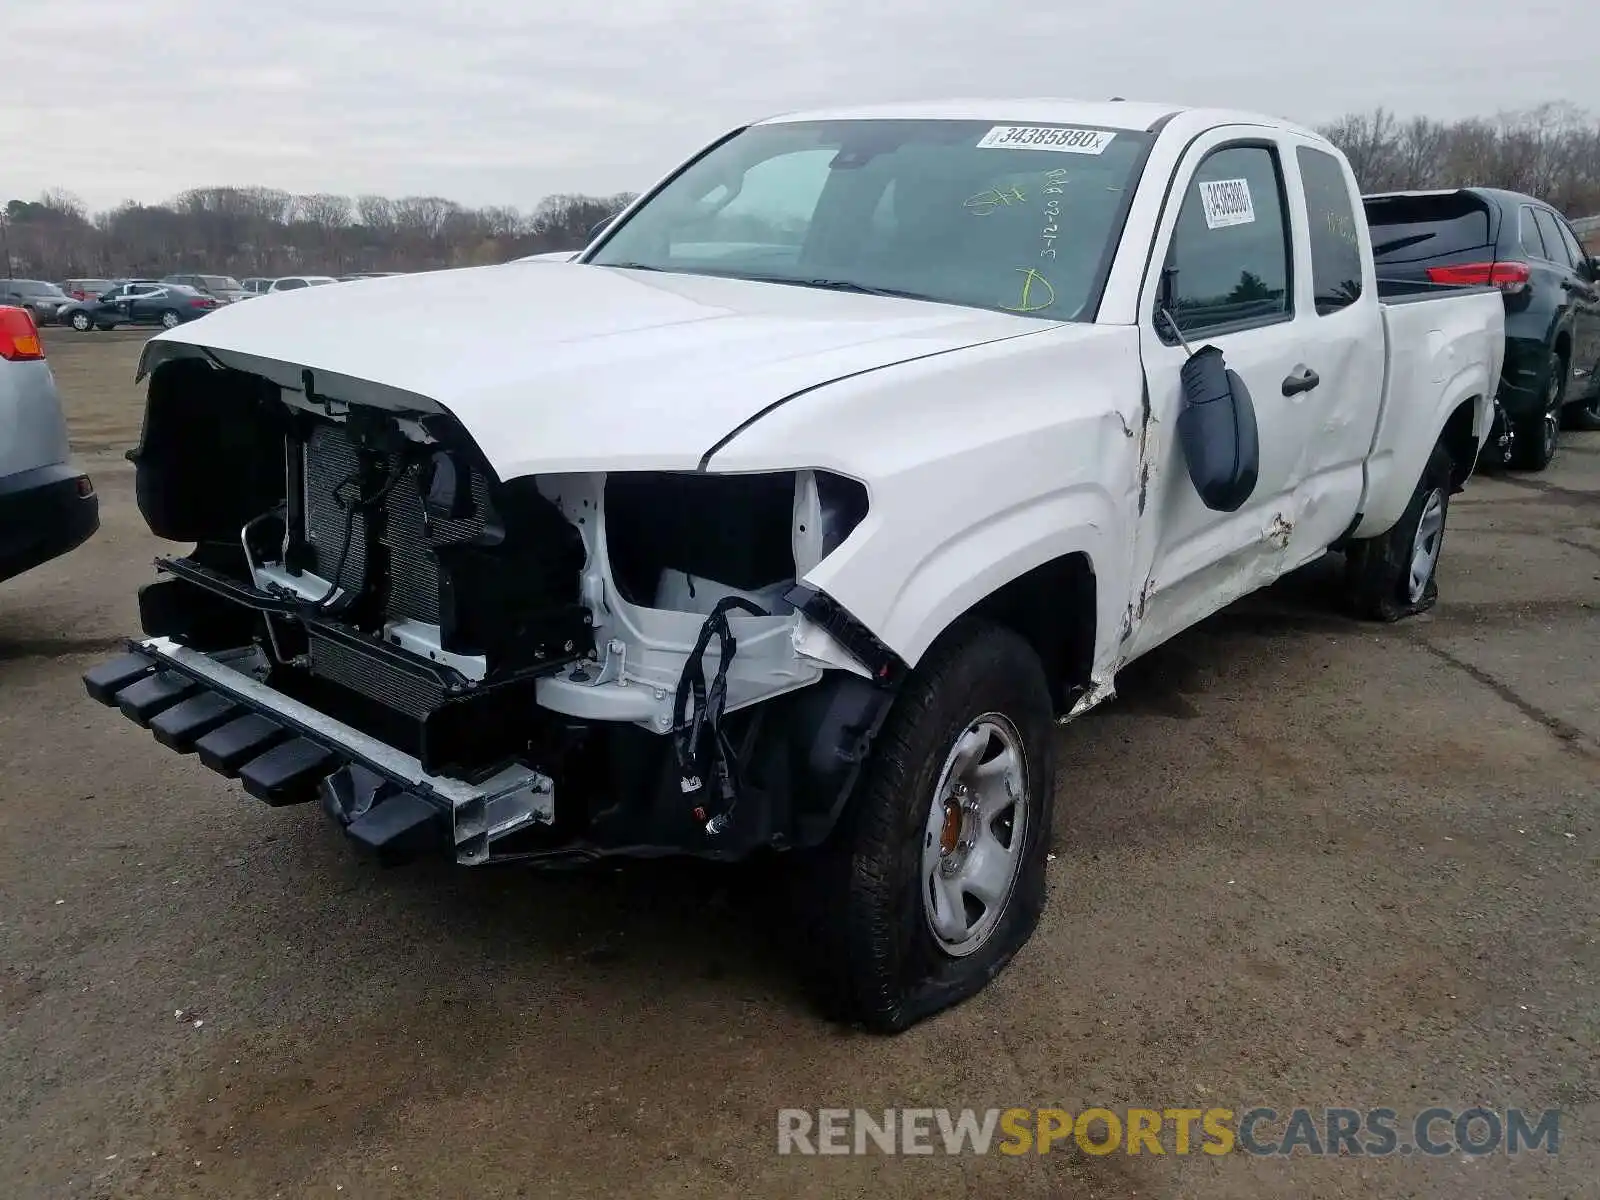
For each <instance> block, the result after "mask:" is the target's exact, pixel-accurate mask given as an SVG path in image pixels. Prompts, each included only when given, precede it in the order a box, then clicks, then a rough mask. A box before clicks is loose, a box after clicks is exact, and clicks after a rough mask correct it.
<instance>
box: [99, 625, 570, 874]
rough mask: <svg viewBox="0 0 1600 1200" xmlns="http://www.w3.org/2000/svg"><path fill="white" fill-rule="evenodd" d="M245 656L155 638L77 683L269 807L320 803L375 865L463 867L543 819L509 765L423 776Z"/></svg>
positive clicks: (537, 799) (548, 813)
mask: <svg viewBox="0 0 1600 1200" xmlns="http://www.w3.org/2000/svg"><path fill="white" fill-rule="evenodd" d="M264 674H265V671H264V669H263V664H262V662H261V659H260V656H259V655H258V654H257V653H256V652H254V651H248V652H233V653H230V654H228V655H210V654H202V653H200V652H199V651H196V650H192V649H189V648H187V647H185V646H181V645H179V644H178V643H176V642H174V641H172V640H170V639H168V638H161V637H153V638H147V639H144V640H143V641H139V642H131V643H130V644H129V647H128V653H127V654H124V655H122V656H121V657H119V658H115V659H112V660H111V661H110V662H106V663H102V664H100V665H99V666H97V667H95V668H94V669H92V670H90V671H89V672H87V673H86V674H85V675H84V677H83V682H84V686H85V688H86V689H87V690H88V693H89V695H90V697H91V698H93V699H95V700H98V701H99V702H100V703H102V704H106V705H109V706H111V707H114V708H117V709H119V710H121V712H122V714H123V715H124V716H126V717H127V718H128V719H129V720H131V721H133V722H134V723H135V724H137V725H139V726H141V727H143V728H146V729H149V730H150V731H151V732H152V733H153V734H154V735H155V738H156V740H157V741H158V742H160V743H161V744H162V745H164V746H167V747H168V748H170V749H173V750H176V751H178V752H179V753H182V754H188V753H195V754H197V755H198V756H199V759H200V761H201V762H202V763H204V764H205V765H206V766H208V767H210V768H211V769H212V770H214V771H217V772H219V773H220V774H222V775H225V776H228V777H229V778H237V779H238V780H239V781H240V782H241V783H242V784H243V785H244V789H245V791H247V792H248V793H250V795H252V796H255V797H256V798H257V799H259V800H262V801H265V802H266V803H268V804H271V805H285V804H299V803H304V802H306V801H311V800H320V801H321V803H322V807H323V810H324V811H325V812H326V813H327V814H328V816H329V817H331V818H332V819H333V820H335V821H336V822H337V823H338V824H340V825H341V826H343V827H344V831H345V833H346V834H347V835H348V836H349V838H350V840H351V841H352V842H354V843H355V844H356V845H357V846H358V847H360V848H361V849H363V850H365V851H368V852H370V853H372V854H373V855H374V856H376V857H378V858H379V859H380V860H383V861H386V862H397V861H404V860H406V859H410V858H414V857H417V856H418V855H420V854H424V853H429V852H440V851H443V852H451V851H453V853H454V856H455V858H456V861H457V862H460V863H463V864H468V865H473V864H478V863H485V862H489V861H490V860H491V859H493V858H495V857H496V853H495V851H496V846H497V843H499V842H500V841H501V840H502V839H503V838H505V837H507V836H509V835H511V834H514V833H518V832H520V831H524V830H526V829H528V828H530V827H532V826H537V825H549V824H550V823H551V822H552V821H553V820H554V817H555V795H554V793H555V786H554V782H553V781H552V780H551V779H550V778H549V777H548V776H545V775H543V774H541V773H539V772H538V771H535V770H532V769H531V768H528V767H523V766H511V767H507V768H506V769H505V770H503V771H501V772H499V773H498V774H496V775H494V776H492V777H491V778H488V779H486V780H483V781H482V782H480V783H475V784H473V783H466V782H463V781H462V780H458V779H446V778H442V777H438V776H433V775H429V774H428V773H427V772H425V771H424V770H423V769H422V764H421V763H420V762H419V761H418V760H417V759H415V758H413V757H412V756H410V755H408V754H405V753H402V752H401V751H399V750H396V749H395V748H394V747H392V746H387V745H385V744H384V743H382V742H380V741H377V740H376V739H375V738H372V737H369V736H368V735H366V734H364V733H362V732H361V731H360V730H357V729H353V728H351V727H350V726H348V725H345V724H343V723H341V722H339V721H336V720H334V719H333V718H331V717H329V716H327V715H326V714H324V713H320V712H318V711H317V710H315V709H313V708H310V707H309V706H307V705H304V704H301V703H299V702H298V701H296V700H294V699H293V698H291V697H289V696H285V695H283V694H282V693H281V692H278V691H275V690H274V689H272V688H270V687H268V686H267V685H266V684H265V683H263V682H262V681H261V676H262V675H264Z"/></svg>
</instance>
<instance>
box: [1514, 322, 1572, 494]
mask: <svg viewBox="0 0 1600 1200" xmlns="http://www.w3.org/2000/svg"><path fill="white" fill-rule="evenodd" d="M1566 392H1567V363H1566V360H1565V359H1564V358H1562V357H1561V356H1560V355H1559V354H1556V353H1554V352H1553V351H1552V352H1551V354H1550V356H1549V358H1548V359H1547V361H1546V362H1545V370H1544V388H1543V391H1542V392H1541V399H1542V403H1541V404H1540V407H1539V411H1538V412H1536V413H1530V414H1529V415H1528V416H1526V417H1523V418H1522V419H1521V420H1519V421H1518V422H1517V425H1516V434H1517V436H1516V441H1515V442H1514V443H1513V445H1512V450H1511V465H1512V466H1513V467H1515V468H1517V469H1518V470H1522V471H1542V470H1544V469H1545V468H1546V467H1548V466H1549V465H1550V460H1551V459H1552V458H1554V457H1555V453H1556V441H1557V439H1558V437H1559V435H1560V430H1561V402H1562V398H1563V397H1564V396H1565V395H1566Z"/></svg>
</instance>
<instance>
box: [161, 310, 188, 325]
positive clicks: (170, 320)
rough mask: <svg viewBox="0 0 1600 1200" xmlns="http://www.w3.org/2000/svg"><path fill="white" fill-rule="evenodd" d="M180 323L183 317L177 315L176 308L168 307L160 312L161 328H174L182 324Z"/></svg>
mask: <svg viewBox="0 0 1600 1200" xmlns="http://www.w3.org/2000/svg"><path fill="white" fill-rule="evenodd" d="M182 324H183V318H182V317H181V316H179V315H178V312H177V310H176V309H172V308H169V309H166V310H165V311H164V312H162V314H161V328H163V329H176V328H177V327H178V326H179V325H182Z"/></svg>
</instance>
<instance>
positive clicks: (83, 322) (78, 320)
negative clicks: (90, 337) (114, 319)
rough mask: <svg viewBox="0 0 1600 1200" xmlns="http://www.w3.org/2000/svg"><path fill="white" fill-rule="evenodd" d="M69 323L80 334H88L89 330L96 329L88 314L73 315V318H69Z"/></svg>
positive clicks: (77, 313)
mask: <svg viewBox="0 0 1600 1200" xmlns="http://www.w3.org/2000/svg"><path fill="white" fill-rule="evenodd" d="M67 323H68V324H69V325H71V326H72V327H73V328H74V329H76V330H77V331H78V332H79V333H88V332H89V330H91V329H93V328H94V322H93V321H92V320H90V319H89V314H88V313H86V312H75V313H73V314H72V316H71V317H70V318H68V321H67Z"/></svg>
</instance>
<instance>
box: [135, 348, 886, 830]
mask: <svg viewBox="0 0 1600 1200" xmlns="http://www.w3.org/2000/svg"><path fill="white" fill-rule="evenodd" d="M283 374H284V379H285V381H279V380H278V377H277V375H276V373H274V374H273V377H272V378H267V377H264V376H263V375H258V374H254V373H251V372H247V371H243V370H237V369H222V368H220V367H219V366H218V365H217V364H215V363H211V362H207V361H204V360H200V359H196V358H179V359H177V360H175V361H170V362H167V363H165V364H163V365H161V366H159V367H158V368H157V370H156V371H155V373H154V376H153V377H152V383H151V389H150V399H149V406H148V411H147V419H146V424H145V430H144V434H143V438H142V441H141V443H140V445H139V447H138V448H137V450H135V451H134V452H132V453H131V454H130V457H131V458H132V459H133V460H134V461H135V463H136V464H137V468H138V493H139V501H140V506H141V510H142V511H143V513H144V515H145V516H146V519H147V521H148V522H149V524H150V526H151V528H152V530H154V531H155V532H156V533H158V534H160V535H161V536H163V537H168V538H172V539H174V540H183V541H189V542H193V543H195V548H194V550H193V551H192V552H191V553H189V554H187V555H184V556H182V557H171V558H165V559H162V560H159V561H158V566H159V568H160V571H161V574H162V578H161V579H160V580H158V581H157V582H156V583H153V584H150V585H148V586H147V587H146V588H145V589H143V591H142V593H141V605H140V607H141V616H142V621H143V626H144V631H145V633H146V634H147V635H149V636H150V637H152V638H162V639H170V640H171V641H172V642H174V643H176V644H178V645H181V646H184V647H186V648H188V649H191V650H196V651H200V652H202V653H204V654H206V655H209V656H211V657H212V658H213V659H215V660H217V661H226V662H228V663H230V664H233V665H234V666H235V667H236V668H237V669H240V670H242V671H243V672H244V673H245V674H247V675H248V676H249V677H250V678H252V679H254V680H256V681H257V682H260V683H264V684H266V685H267V686H268V687H270V688H271V689H273V690H274V691H275V692H277V693H280V694H282V695H283V696H284V697H287V698H288V699H290V700H292V701H293V702H295V703H297V704H301V705H305V706H307V707H308V708H309V709H310V710H314V712H315V713H317V714H322V715H325V716H326V717H328V718H331V719H332V720H334V721H337V722H339V723H340V724H341V725H342V726H345V727H348V728H350V729H352V730H355V731H358V732H359V733H360V734H361V735H364V736H366V737H370V738H373V739H377V740H378V741H379V742H381V743H383V744H384V745H385V746H388V747H392V748H393V749H394V750H396V751H398V752H399V753H401V754H403V755H406V756H410V757H411V758H414V759H415V762H416V764H417V766H418V768H419V770H421V771H423V772H426V773H427V774H428V775H429V776H430V777H438V778H441V779H456V780H461V781H465V782H467V783H471V784H474V785H481V784H483V783H484V781H488V780H495V779H499V778H501V777H502V776H503V775H504V773H505V772H507V771H513V770H524V771H527V772H533V773H536V774H537V776H538V777H539V778H543V779H553V780H557V781H559V787H558V788H557V789H556V794H557V796H558V799H557V802H556V803H555V805H554V812H553V813H551V814H550V817H549V820H547V821H532V820H524V821H522V823H521V824H520V825H519V826H518V827H517V828H515V829H514V830H512V831H510V832H509V833H506V834H505V835H504V836H498V837H497V836H494V835H493V830H494V828H495V826H494V823H493V821H492V820H491V819H489V818H485V819H484V820H483V821H482V822H480V824H482V825H483V827H484V829H485V831H486V832H485V834H484V837H483V839H482V840H483V842H484V845H478V844H476V843H474V846H473V848H472V850H471V853H470V855H469V854H468V853H467V852H466V851H461V853H462V854H463V855H464V856H466V857H471V856H473V855H483V856H487V857H510V856H517V855H520V856H528V855H546V854H557V853H579V854H591V853H605V852H608V850H609V848H611V847H632V848H634V849H637V848H638V847H639V846H640V845H661V846H664V847H673V848H677V849H683V848H688V849H690V850H691V852H699V853H705V854H708V855H711V856H713V857H718V856H721V855H722V854H723V852H724V848H725V849H726V852H727V853H728V854H730V855H732V854H739V853H744V852H747V851H748V849H749V848H750V847H751V846H753V845H758V844H769V845H779V846H782V845H788V844H797V843H806V842H809V841H813V840H815V839H816V838H817V837H820V836H821V833H822V832H825V829H826V826H827V824H828V821H829V820H831V815H832V814H833V813H834V812H835V811H836V809H837V807H838V803H839V800H840V796H841V794H842V790H843V789H844V788H845V787H846V786H847V785H848V783H849V782H850V781H851V780H852V779H853V773H854V772H853V768H854V764H855V763H856V761H857V760H858V759H859V757H860V754H861V751H862V750H863V748H864V746H865V742H866V740H867V739H868V738H869V737H870V732H871V730H872V729H874V728H875V727H876V723H877V721H879V720H880V719H881V716H882V711H883V709H884V708H885V707H886V704H887V700H886V698H885V697H884V696H882V695H874V694H873V693H874V692H878V693H882V692H883V691H884V689H883V687H882V686H881V685H882V683H883V682H884V681H883V679H882V678H881V677H879V678H876V679H870V678H867V677H868V676H871V675H872V673H873V672H872V670H871V669H869V667H871V666H872V665H873V664H867V665H863V664H862V663H859V662H857V661H855V659H854V658H853V657H852V652H851V650H850V646H849V639H848V638H843V639H841V640H839V641H838V642H837V643H830V644H834V645H836V648H837V654H836V655H835V658H836V659H837V660H838V661H833V660H827V659H818V658H817V657H815V656H814V655H813V654H812V653H806V652H802V651H801V650H800V649H798V648H797V644H798V643H797V639H796V634H797V631H798V630H799V629H800V628H801V627H802V625H805V624H807V623H808V622H809V621H811V619H812V618H810V617H808V616H807V615H806V614H805V613H802V612H801V611H799V610H797V608H796V603H799V604H802V605H804V606H806V608H807V611H808V612H812V611H815V612H821V611H823V609H822V606H821V604H820V602H818V601H817V599H816V596H815V595H814V594H812V593H810V592H809V591H807V589H805V588H803V587H799V586H797V585H799V584H800V581H801V580H803V579H804V577H805V575H806V574H807V572H809V571H810V570H811V569H813V568H814V567H815V566H816V565H817V564H818V563H820V562H821V561H822V560H823V559H825V558H826V557H827V556H828V555H829V554H831V553H833V552H834V551H835V550H837V549H838V548H839V546H840V545H841V544H842V543H843V542H844V541H845V539H846V538H847V537H848V536H849V534H850V533H851V531H852V530H853V529H854V528H855V527H856V526H857V525H858V524H859V523H860V521H861V520H862V519H863V517H864V516H865V515H866V511H867V494H866V489H865V488H864V487H863V486H862V485H861V484H860V483H857V482H856V481H854V480H851V479H847V478H844V477H841V476H838V475H834V474H830V473H827V472H822V471H809V470H801V471H787V472H775V473H770V474H749V475H728V476H719V475H707V474H699V473H681V474H678V473H662V472H654V473H651V472H639V473H619V474H610V475H605V474H600V473H593V474H570V475H547V476H526V477H521V478H513V479H509V480H501V479H499V478H497V477H496V475H495V473H494V471H493V470H492V469H491V468H490V466H489V464H488V462H487V460H486V459H485V457H484V455H483V454H482V452H481V450H480V448H479V447H478V446H477V445H475V444H474V442H473V441H472V439H471V438H470V437H468V436H467V435H466V433H465V432H464V431H463V430H462V429H461V428H460V426H459V425H458V424H457V423H456V422H455V421H454V419H453V418H451V417H450V416H449V415H448V414H446V413H444V412H442V411H437V410H435V411H429V410H428V409H427V408H426V407H425V406H424V405H421V404H418V403H416V401H417V400H418V399H419V398H414V397H400V396H396V397H394V398H392V401H391V399H390V398H387V397H385V398H383V400H384V403H382V404H378V403H350V402H345V401H342V400H340V399H339V398H338V389H337V388H336V387H334V385H333V383H331V382H329V381H327V380H323V379H315V380H312V379H310V378H306V377H309V376H310V372H304V371H301V372H290V371H288V370H287V369H286V370H285V371H284V372H283ZM302 379H303V380H304V381H303V382H301V380H302ZM288 380H293V381H294V382H287V381H288ZM295 383H299V386H295ZM308 393H309V394H310V399H307V395H308ZM391 405H392V406H391ZM830 611H831V610H830ZM812 636H813V639H817V638H822V639H826V638H829V637H831V634H830V631H829V627H828V625H827V623H822V624H818V625H816V626H815V627H814V628H813V630H812ZM830 668H831V669H830ZM825 676H826V677H827V678H826V679H824V677H825ZM819 681H824V682H825V683H826V684H827V686H826V687H824V688H822V689H820V691H819V690H818V689H813V688H809V687H807V685H810V684H815V683H818V682H819ZM874 685H878V686H876V687H875V686H874ZM813 692H815V693H817V694H815V695H812V694H810V693H813ZM763 701H764V702H767V703H761V704H759V705H758V702H763ZM774 706H777V707H778V708H779V709H785V710H788V711H789V716H788V717H787V718H786V719H783V720H775V719H773V718H774V717H776V716H777V715H778V714H777V712H776V711H773V712H771V713H769V712H767V711H766V710H768V709H772V708H773V707H774ZM758 709H759V710H760V712H759V715H757V710H758ZM218 711H219V712H220V711H221V710H220V709H219V710H218ZM819 740H820V741H821V742H822V743H825V745H824V748H823V752H822V753H821V755H820V756H819V755H818V754H817V745H818V744H819ZM812 759H815V760H816V761H817V762H820V763H822V764H823V765H822V766H821V767H820V768H818V767H815V766H813V765H811V760H812ZM796 763H799V764H802V765H799V766H795V765H793V764H796ZM361 769H363V770H365V769H367V768H365V767H363V768H361ZM690 780H693V782H694V784H695V785H696V787H698V788H700V789H701V790H699V791H695V793H694V794H693V795H692V796H688V795H687V793H688V792H689V791H690V790H691V789H690V788H689V787H688V781H690ZM702 780H704V781H705V784H704V786H703V787H702V786H701V781H702ZM344 783H345V784H346V785H347V784H349V780H345V781H344ZM323 791H324V792H327V789H326V788H323ZM357 791H359V792H360V793H361V794H362V795H364V796H368V797H369V799H368V801H367V803H368V804H369V805H370V804H372V803H376V802H377V801H375V800H372V799H370V797H372V796H377V797H379V798H380V799H381V796H382V794H383V793H382V791H381V789H380V790H379V791H378V792H373V790H372V789H371V788H367V789H352V787H351V786H344V785H339V784H338V782H337V781H335V786H334V788H333V791H332V792H328V793H327V795H328V796H332V797H334V798H333V799H328V798H327V797H326V796H325V801H324V802H325V806H328V807H330V811H336V810H337V812H338V813H340V814H341V819H345V820H349V819H351V813H350V811H349V809H350V803H349V802H348V797H349V796H350V795H354V794H356V792H357ZM746 792H750V793H759V795H760V797H761V799H762V803H761V804H759V805H757V804H747V805H744V806H743V807H742V808H741V809H740V813H739V816H738V820H737V821H735V820H734V819H733V813H732V810H733V809H734V807H735V802H736V797H738V796H739V795H741V794H745V793H746ZM338 797H345V799H344V800H339V799H338ZM461 827H462V826H461V823H460V822H459V820H458V832H459V831H460V828H461ZM474 828H476V826H474ZM458 850H459V847H458Z"/></svg>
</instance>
